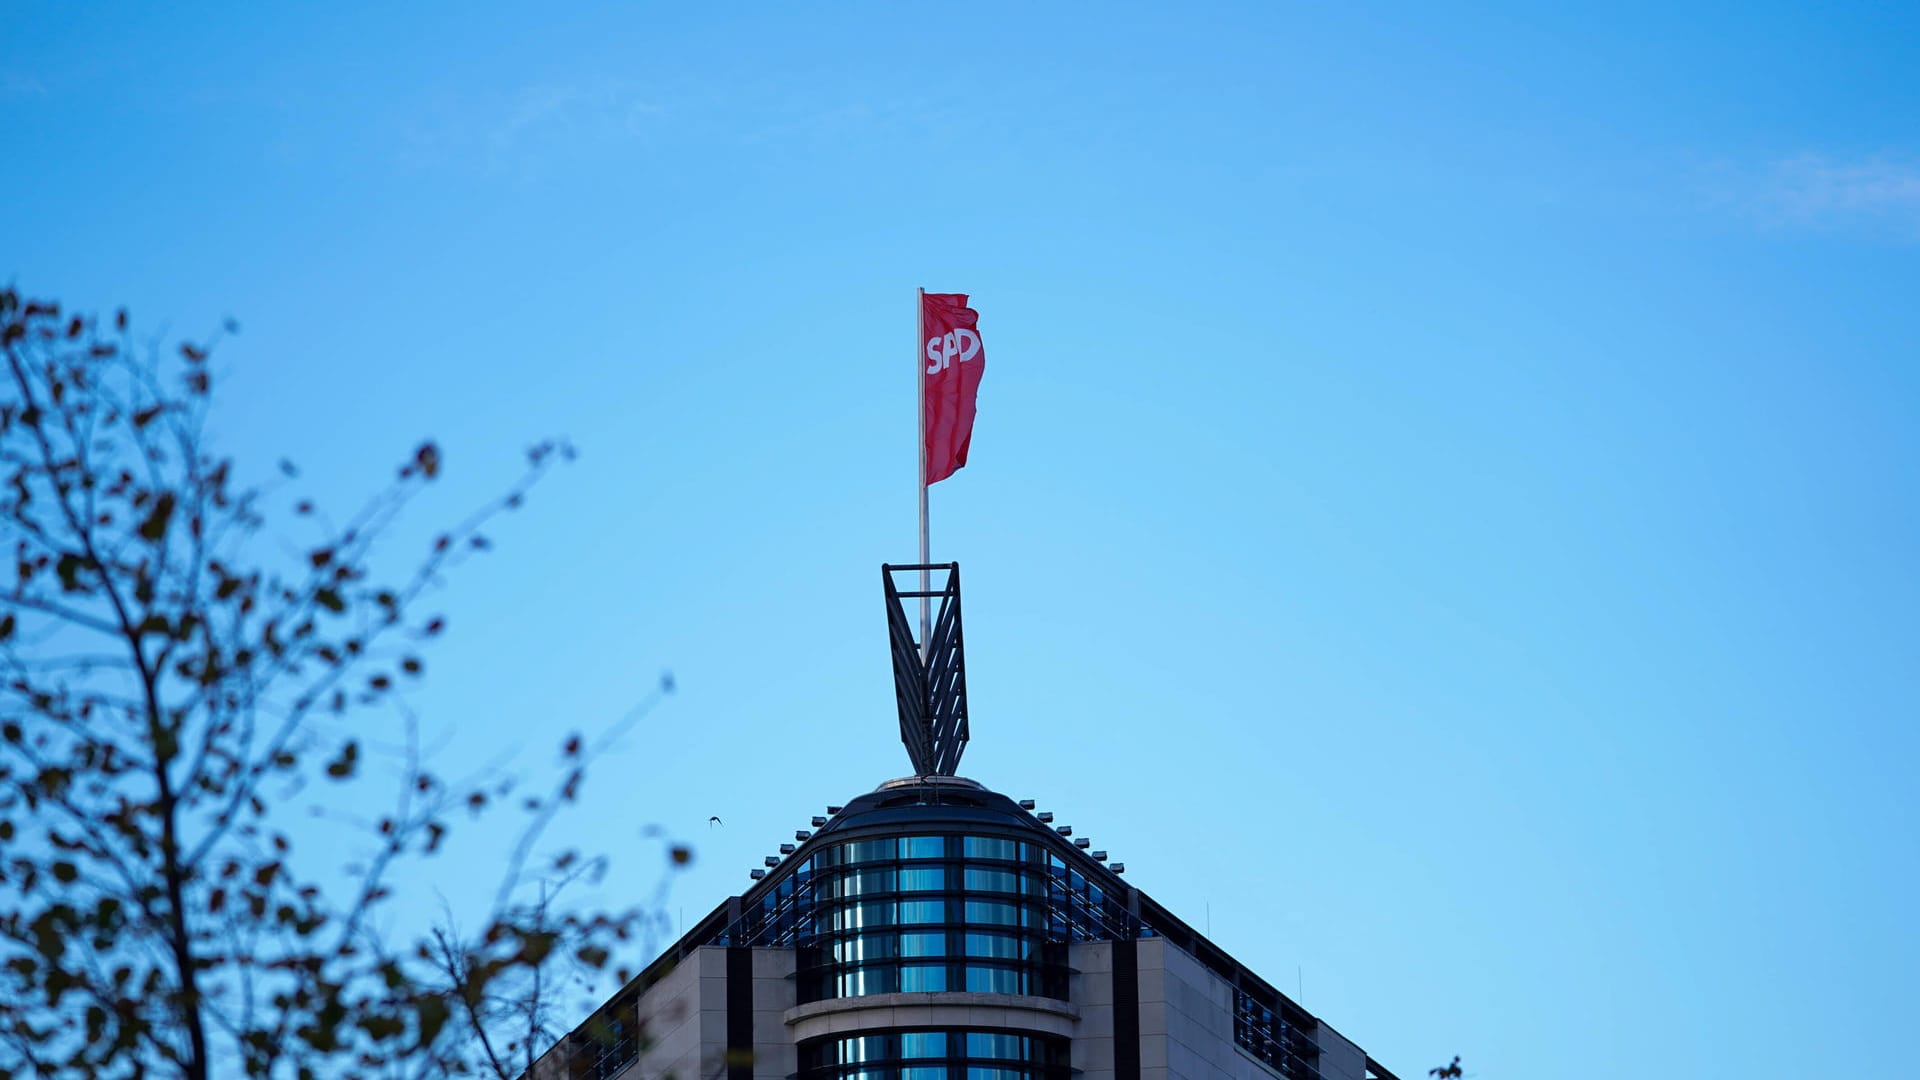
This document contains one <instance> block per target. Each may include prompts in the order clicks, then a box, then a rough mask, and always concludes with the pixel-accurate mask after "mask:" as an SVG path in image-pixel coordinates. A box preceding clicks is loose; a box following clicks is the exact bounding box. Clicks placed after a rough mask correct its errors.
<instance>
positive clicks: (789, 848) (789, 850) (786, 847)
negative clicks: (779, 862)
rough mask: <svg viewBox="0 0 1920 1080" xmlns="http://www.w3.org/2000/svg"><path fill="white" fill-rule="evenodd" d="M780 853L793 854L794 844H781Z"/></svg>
mask: <svg viewBox="0 0 1920 1080" xmlns="http://www.w3.org/2000/svg"><path fill="white" fill-rule="evenodd" d="M780 854H782V855H791V854H793V845H792V844H781V845H780Z"/></svg>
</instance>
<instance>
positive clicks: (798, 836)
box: [793, 829, 813, 844]
mask: <svg viewBox="0 0 1920 1080" xmlns="http://www.w3.org/2000/svg"><path fill="white" fill-rule="evenodd" d="M812 835H813V834H812V833H810V832H808V831H807V830H805V829H795V830H793V838H794V839H795V840H798V841H800V842H801V843H803V844H804V843H806V842H807V837H809V836H812Z"/></svg>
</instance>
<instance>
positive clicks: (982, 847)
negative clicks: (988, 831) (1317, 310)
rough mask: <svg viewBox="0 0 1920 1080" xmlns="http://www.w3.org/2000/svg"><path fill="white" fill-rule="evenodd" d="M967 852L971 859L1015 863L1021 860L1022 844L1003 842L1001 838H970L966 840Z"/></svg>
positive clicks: (1010, 841) (1011, 841)
mask: <svg viewBox="0 0 1920 1080" xmlns="http://www.w3.org/2000/svg"><path fill="white" fill-rule="evenodd" d="M965 850H966V854H967V858H969V859H1005V860H1007V861H1008V862H1015V861H1018V860H1019V858H1020V842H1019V841H1017V840H1003V839H1000V838H999V837H991V836H969V837H967V839H966V844H965Z"/></svg>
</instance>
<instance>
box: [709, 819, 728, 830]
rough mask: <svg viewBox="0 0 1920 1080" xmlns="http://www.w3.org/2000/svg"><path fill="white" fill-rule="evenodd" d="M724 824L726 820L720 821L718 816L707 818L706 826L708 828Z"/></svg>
mask: <svg viewBox="0 0 1920 1080" xmlns="http://www.w3.org/2000/svg"><path fill="white" fill-rule="evenodd" d="M725 824H726V822H724V821H721V820H720V818H719V817H718V816H714V817H710V818H708V819H707V828H709V829H711V828H713V827H714V826H715V825H725Z"/></svg>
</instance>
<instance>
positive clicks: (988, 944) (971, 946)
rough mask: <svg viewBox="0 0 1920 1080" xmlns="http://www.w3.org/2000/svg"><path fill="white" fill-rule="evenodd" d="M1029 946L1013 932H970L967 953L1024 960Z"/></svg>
mask: <svg viewBox="0 0 1920 1080" xmlns="http://www.w3.org/2000/svg"><path fill="white" fill-rule="evenodd" d="M1028 951H1029V947H1028V944H1027V942H1026V941H1025V940H1024V939H1022V938H1017V937H1014V936H1013V935H1012V934H968V935H967V955H968V956H988V957H993V958H995V959H998V960H1024V959H1026V958H1027V954H1028Z"/></svg>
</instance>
